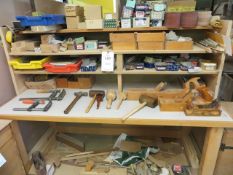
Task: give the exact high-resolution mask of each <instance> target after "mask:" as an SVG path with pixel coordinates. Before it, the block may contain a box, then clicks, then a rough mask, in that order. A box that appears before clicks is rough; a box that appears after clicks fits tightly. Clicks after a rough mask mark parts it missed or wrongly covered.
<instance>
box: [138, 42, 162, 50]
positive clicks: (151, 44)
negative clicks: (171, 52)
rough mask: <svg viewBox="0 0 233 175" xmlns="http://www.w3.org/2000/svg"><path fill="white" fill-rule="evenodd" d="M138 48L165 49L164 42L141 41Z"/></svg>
mask: <svg viewBox="0 0 233 175" xmlns="http://www.w3.org/2000/svg"><path fill="white" fill-rule="evenodd" d="M138 50H164V42H154V41H140V42H138Z"/></svg>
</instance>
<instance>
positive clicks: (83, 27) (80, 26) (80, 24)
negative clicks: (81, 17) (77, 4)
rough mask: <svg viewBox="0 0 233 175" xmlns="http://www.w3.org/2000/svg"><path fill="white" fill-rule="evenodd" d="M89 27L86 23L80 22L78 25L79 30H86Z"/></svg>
mask: <svg viewBox="0 0 233 175" xmlns="http://www.w3.org/2000/svg"><path fill="white" fill-rule="evenodd" d="M86 28H87V26H86V22H80V23H78V29H86Z"/></svg>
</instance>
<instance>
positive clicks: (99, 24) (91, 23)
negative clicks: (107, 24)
mask: <svg viewBox="0 0 233 175" xmlns="http://www.w3.org/2000/svg"><path fill="white" fill-rule="evenodd" d="M86 28H87V29H103V28H104V21H103V19H93V20H86Z"/></svg>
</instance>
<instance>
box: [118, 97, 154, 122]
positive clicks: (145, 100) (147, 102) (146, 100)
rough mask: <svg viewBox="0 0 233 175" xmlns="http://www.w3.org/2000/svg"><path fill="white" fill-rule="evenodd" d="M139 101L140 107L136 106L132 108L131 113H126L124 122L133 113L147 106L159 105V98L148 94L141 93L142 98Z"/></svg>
mask: <svg viewBox="0 0 233 175" xmlns="http://www.w3.org/2000/svg"><path fill="white" fill-rule="evenodd" d="M139 103H140V105H139V106H138V107H136V108H135V109H134V110H132V111H131V112H130V113H128V114H127V115H125V116H124V117H123V118H122V122H124V121H126V120H127V119H128V118H130V117H131V116H132V115H133V114H135V113H136V112H138V111H140V110H141V109H143V108H144V107H145V106H148V107H150V108H155V107H156V106H158V98H152V97H149V96H147V95H141V96H140V98H139Z"/></svg>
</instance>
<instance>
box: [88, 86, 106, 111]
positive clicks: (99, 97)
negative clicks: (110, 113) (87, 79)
mask: <svg viewBox="0 0 233 175" xmlns="http://www.w3.org/2000/svg"><path fill="white" fill-rule="evenodd" d="M104 96H105V91H101V90H90V91H89V97H92V100H91V102H90V104H89V105H88V107H87V109H86V110H85V112H86V113H88V112H89V111H90V110H91V108H92V106H93V105H94V103H95V101H97V109H99V106H100V103H101V102H102V101H103V98H104Z"/></svg>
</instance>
